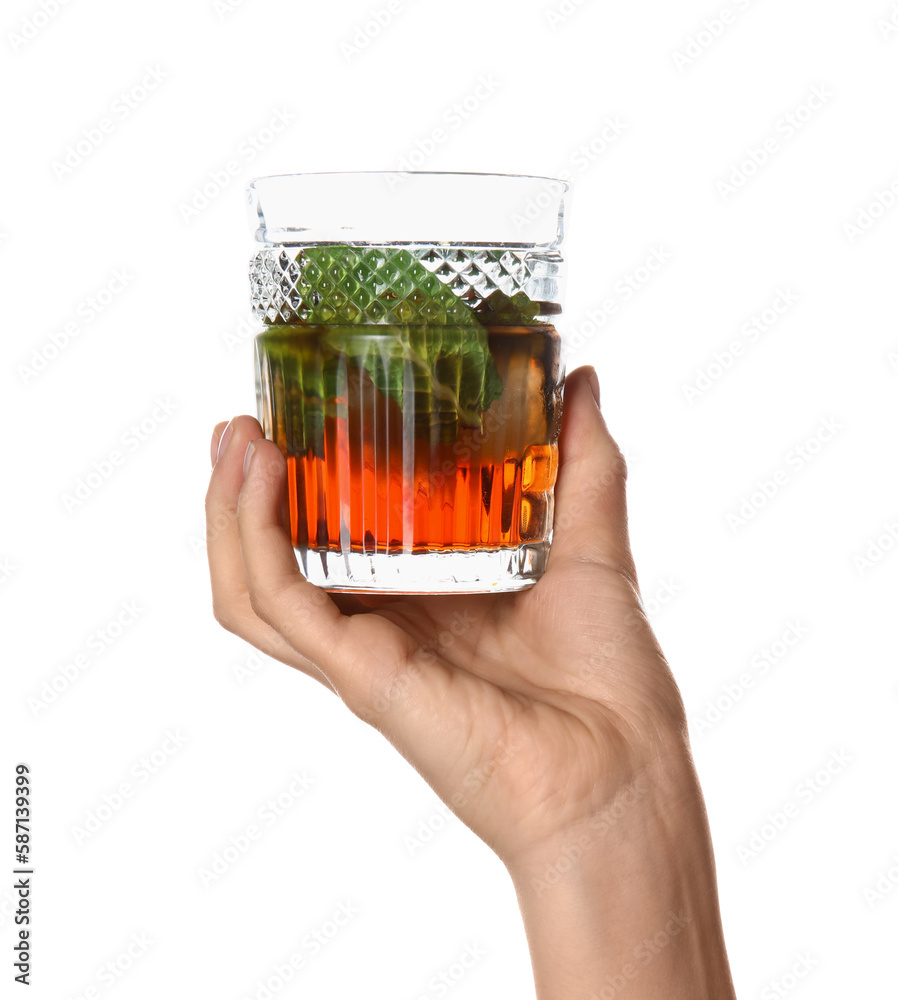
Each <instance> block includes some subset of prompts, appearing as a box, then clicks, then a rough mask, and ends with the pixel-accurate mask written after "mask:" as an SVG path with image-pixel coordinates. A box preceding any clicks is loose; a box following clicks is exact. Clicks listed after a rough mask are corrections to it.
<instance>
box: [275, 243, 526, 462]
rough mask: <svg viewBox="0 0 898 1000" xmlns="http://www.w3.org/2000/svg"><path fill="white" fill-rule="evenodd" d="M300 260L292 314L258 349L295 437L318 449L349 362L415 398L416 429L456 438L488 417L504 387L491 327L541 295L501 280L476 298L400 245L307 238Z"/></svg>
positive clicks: (522, 319) (510, 322) (400, 395)
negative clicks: (311, 243)
mask: <svg viewBox="0 0 898 1000" xmlns="http://www.w3.org/2000/svg"><path fill="white" fill-rule="evenodd" d="M295 259H296V263H297V264H298V265H299V268H298V271H299V275H298V277H297V278H296V281H295V285H294V287H293V288H291V289H289V295H288V296H287V301H288V302H289V304H290V308H291V310H292V311H293V315H294V316H295V325H294V324H291V325H286V326H278V327H269V330H268V333H269V334H270V337H269V336H267V335H266V336H264V337H263V340H264V341H265V346H264V347H263V348H262V352H263V354H265V353H266V352H267V357H268V361H267V363H269V364H270V365H271V366H272V368H274V367H277V368H280V369H281V371H282V374H283V383H282V384H284V385H285V391H286V392H287V395H288V399H287V402H288V403H289V404H290V406H291V408H292V409H293V413H294V415H293V417H292V420H291V422H290V423H291V426H290V427H289V428H287V432H288V434H289V435H290V437H291V438H292V441H293V442H294V445H295V446H299V448H300V450H306V449H311V450H312V451H313V452H314V453H315V454H317V455H321V454H322V453H323V430H324V419H325V416H326V415H328V414H331V413H335V412H336V404H335V402H334V401H335V400H336V399H337V398H338V397H340V396H343V395H344V394H345V392H346V386H345V379H346V377H347V371H346V367H345V366H346V365H349V366H352V367H353V368H356V369H357V370H359V371H364V372H366V373H367V375H368V377H369V378H370V379H371V381H372V383H373V384H374V386H375V387H376V388H377V390H378V391H379V392H381V393H382V394H383V395H385V396H387V397H388V398H389V399H391V400H393V401H394V402H395V403H396V404H397V405H398V406H399V407H400V409H403V410H405V409H406V407H409V408H411V409H412V410H413V411H414V413H415V434H416V437H418V438H420V439H424V440H430V441H439V442H442V443H451V442H452V441H454V440H455V439H456V438H457V436H458V431H459V428H460V427H481V426H482V422H483V413H484V411H485V410H487V409H488V408H489V407H490V405H491V404H492V403H493V402H495V401H496V400H497V399H498V398H499V397H500V396H501V395H502V389H503V386H502V379H501V377H500V376H499V373H498V371H497V369H496V363H495V360H494V358H493V356H492V354H491V353H490V350H489V340H488V331H487V327H488V326H519V325H527V324H529V323H532V322H533V320H534V318H535V317H536V315H537V314H538V312H539V306H538V305H537V304H536V303H534V302H531V300H530V299H529V298H528V297H527V296H526V295H525V294H524V293H523V292H518V293H517V294H515V295H514V296H510V297H509V296H508V295H506V294H504V293H503V292H500V291H494V292H493V293H492V294H491V295H490V296H489V297H488V298H486V299H484V300H483V301H480V302H479V303H478V305H477V306H476V307H475V308H472V307H471V306H470V305H469V304H468V302H466V301H465V300H464V299H463V298H461V297H459V296H458V295H456V294H455V293H454V292H453V291H452V290H451V289H450V288H449V287H447V285H446V284H444V282H442V281H441V280H440V279H439V278H438V277H437V276H436V275H435V274H433V273H432V272H431V271H428V269H427V268H426V267H424V266H423V264H422V263H421V262H420V261H419V260H418V259H417V258H416V257H415V256H414V255H413V254H411V253H409V251H408V250H405V249H403V248H401V247H368V246H358V247H353V246H349V245H346V244H333V245H329V246H316V247H305V248H302V249H300V250H299V251H297V253H296V258H295ZM287 292H288V289H286V288H285V294H286V293H287ZM303 330H305V331H307V333H308V336H304V335H303V332H302V331H303ZM263 363H265V358H263ZM287 387H291V388H287ZM409 395H411V396H412V397H413V398H411V399H409V398H408V397H409ZM276 408H277V406H276Z"/></svg>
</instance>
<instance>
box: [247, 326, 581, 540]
mask: <svg viewBox="0 0 898 1000" xmlns="http://www.w3.org/2000/svg"><path fill="white" fill-rule="evenodd" d="M342 329H345V328H342ZM366 330H367V331H371V332H372V343H376V342H377V337H378V336H379V337H383V328H380V329H379V330H378V328H376V327H357V328H355V329H354V331H353V333H352V336H353V337H354V338H358V337H359V336H364V331H366ZM276 331H277V332H275V331H274V330H270V331H269V332H267V333H265V334H262V335H260V336H259V337H258V338H257V343H256V347H257V378H258V380H259V389H260V411H261V415H262V419H263V426H264V430H265V433H266V435H267V436H268V437H270V438H272V439H273V440H274V441H275V442H276V443H277V444H278V445H279V446H280V448H281V450H282V451H283V452H284V454H285V455H286V458H287V470H288V476H287V481H288V491H289V510H290V530H291V534H292V539H293V544H294V546H296V547H297V548H305V549H308V550H316V551H334V552H340V551H343V552H345V551H347V550H350V551H353V552H360V553H368V554H374V553H391V552H435V551H466V550H483V549H500V548H514V547H517V546H520V545H522V544H526V543H532V542H541V541H545V540H546V539H547V538H548V536H549V532H550V530H551V522H552V490H553V487H554V484H555V478H556V474H557V468H558V445H557V439H558V430H559V423H560V416H561V413H560V387H559V381H560V375H561V373H560V344H559V337H558V334H557V332H556V331H555V329H554V328H553V327H552V326H548V325H540V326H527V327H524V326H521V327H490V328H488V331H487V332H488V346H489V352H490V355H491V357H492V359H493V362H494V363H495V366H496V372H497V373H498V375H499V377H500V378H501V380H502V389H501V395H500V396H499V398H497V399H495V400H493V401H492V403H491V404H490V406H489V407H488V408H487V409H486V410H482V411H480V412H479V413H478V414H477V415H476V416H475V417H474V418H473V419H472V417H471V414H465V416H464V418H463V419H458V415H457V412H456V411H455V410H454V409H451V408H449V409H448V410H447V409H446V408H443V409H442V411H441V412H440V413H436V414H435V413H434V412H433V407H432V406H428V403H427V398H426V397H424V401H423V402H422V400H421V398H420V397H419V396H417V395H416V394H415V393H414V392H411V391H409V392H406V393H405V394H404V396H403V400H402V406H400V405H399V403H398V402H397V400H396V399H394V398H392V397H390V396H389V395H388V394H385V393H383V392H381V391H380V390H379V389H378V388H377V387H376V385H375V384H374V382H373V381H372V379H371V378H370V377H369V374H368V372H367V371H366V370H365V369H364V367H363V366H361V365H360V364H359V363H358V361H357V358H355V359H354V358H353V357H351V356H348V357H343V358H340V356H339V334H338V335H337V336H336V338H335V330H334V328H331V329H330V330H329V329H328V328H326V327H305V328H303V327H298V326H297V327H293V328H288V327H280V328H276ZM285 331H286V332H285ZM356 342H357V341H356ZM335 348H336V350H337V359H336V362H334V351H335ZM355 353H356V355H357V353H358V351H357V349H356V352H355ZM328 356H330V359H331V360H330V362H325V363H329V364H330V365H331V370H332V372H333V374H332V375H331V378H330V382H331V384H332V386H333V394H332V395H331V394H328V393H325V394H324V395H325V397H326V398H324V400H323V406H318V409H317V411H316V413H315V414H310V413H309V412H306V413H303V412H299V411H301V410H303V408H304V407H305V408H306V409H307V410H309V409H310V407H309V398H310V397H309V390H308V385H309V384H310V382H312V381H314V377H315V375H316V373H317V377H318V383H317V384H318V385H320V384H322V382H321V376H320V372H321V370H322V369H321V365H322V358H325V359H326V358H327V357H328ZM299 384H302V385H304V386H306V388H305V389H304V390H303V391H301V392H300V391H298V390H297V385H299ZM431 403H432V399H431ZM316 405H317V400H316Z"/></svg>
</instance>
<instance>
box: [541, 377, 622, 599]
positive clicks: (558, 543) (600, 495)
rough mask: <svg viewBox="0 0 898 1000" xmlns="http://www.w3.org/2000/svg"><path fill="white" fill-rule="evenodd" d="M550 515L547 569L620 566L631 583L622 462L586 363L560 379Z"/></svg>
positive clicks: (554, 572) (597, 385) (549, 570)
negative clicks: (552, 510)
mask: <svg viewBox="0 0 898 1000" xmlns="http://www.w3.org/2000/svg"><path fill="white" fill-rule="evenodd" d="M559 452H560V456H559V467H558V481H557V484H556V486H555V520H554V529H553V538H552V547H551V554H550V556H549V566H548V569H547V575H548V574H551V575H553V576H555V575H556V574H557V573H558V572H559V571H561V570H563V569H564V568H565V567H566V566H567V565H569V564H570V563H571V562H573V561H576V562H578V563H580V564H581V565H582V564H583V563H593V564H595V565H603V566H608V567H610V568H612V569H615V570H617V571H619V572H623V573H624V574H625V575H626V576H627V577H628V578H629V579H630V580H631V581H632V582H633V584H634V585H635V584H636V570H635V567H634V565H633V557H632V555H631V553H630V540H629V535H628V532H627V497H626V482H627V465H626V462H625V460H624V456H623V455H622V454H621V451H620V448H618V446H617V444H616V442H615V441H614V439H613V438H612V437H611V434H610V433H609V431H608V427H607V426H606V424H605V418H604V417H603V416H602V411H601V409H600V408H599V380H598V376H597V375H596V372H595V369H594V368H592V367H590V366H588V365H587V366H584V367H582V368H576V369H575V370H574V371H572V372H571V373H570V374H569V375H568V376H567V377H566V378H565V384H564V404H563V407H562V418H561V438H560V441H559Z"/></svg>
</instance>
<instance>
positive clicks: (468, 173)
mask: <svg viewBox="0 0 898 1000" xmlns="http://www.w3.org/2000/svg"><path fill="white" fill-rule="evenodd" d="M387 174H401V175H403V176H408V177H496V178H508V179H510V180H512V179H520V180H531V181H551V182H552V183H553V184H561V185H562V188H563V190H564V192H565V193H566V192H568V191H570V190H571V184H570V181H566V180H565V179H564V178H562V177H550V176H549V175H547V174H509V173H494V172H493V171H491V170H299V171H291V172H289V173H281V174H259V176H257V177H253V178H251V179H250V181H249V183H248V184H247V190H252V188H253V187H254V186H255V184H256V182H257V181H266V180H274V179H275V178H280V177H369V176H370V177H373V176H377V175H387Z"/></svg>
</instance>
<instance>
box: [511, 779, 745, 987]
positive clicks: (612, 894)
mask: <svg viewBox="0 0 898 1000" xmlns="http://www.w3.org/2000/svg"><path fill="white" fill-rule="evenodd" d="M665 770H666V773H664V774H655V775H643V776H642V777H640V778H638V779H637V780H636V781H634V783H633V784H632V785H630V786H629V787H628V789H627V790H626V791H625V792H624V793H623V794H622V795H621V796H619V797H618V799H616V800H615V802H613V803H611V804H609V805H608V806H606V807H605V809H603V810H602V812H601V813H600V814H599V815H597V816H595V817H593V818H592V819H591V820H590V821H589V823H587V824H585V825H584V826H583V827H582V828H581V829H578V830H574V831H566V832H565V834H564V835H563V836H559V838H558V840H557V841H556V842H555V843H554V844H552V845H551V847H541V848H540V849H539V850H538V851H537V852H536V853H535V854H534V856H533V857H530V858H528V859H526V861H523V860H522V861H521V862H520V863H518V864H515V865H509V871H510V873H511V876H512V879H513V881H514V884H515V888H516V890H517V894H518V899H519V902H520V905H521V912H522V915H523V918H524V926H525V929H526V932H527V939H528V942H529V946H530V953H531V959H532V962H533V972H534V979H535V982H536V991H537V997H538V998H539V1000H618V998H620V1000H674V998H681V997H682V998H684V1000H685V998H688V1000H733V998H734V997H735V993H734V992H733V985H732V980H731V977H730V972H729V965H728V962H727V957H726V950H725V946H724V940H723V930H722V927H721V922H720V911H719V905H718V900H717V884H716V876H715V871H714V858H713V854H712V849H711V841H710V835H709V831H708V824H707V818H706V814H705V809H704V803H703V800H702V796H701V791H700V789H699V786H698V782H697V780H696V779H695V776H694V773H693V771H692V769H691V767H690V766H689V765H688V763H686V762H684V763H683V764H681V765H671V766H666V768H665Z"/></svg>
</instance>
